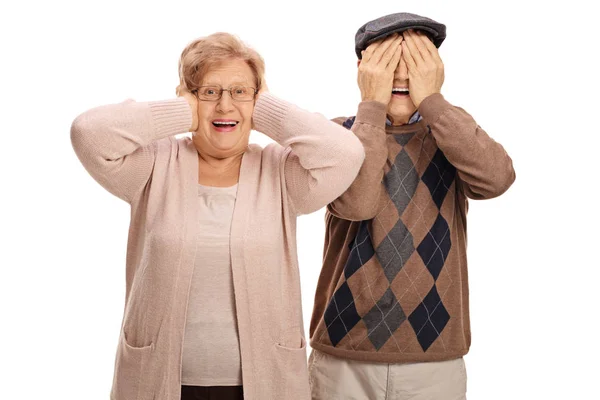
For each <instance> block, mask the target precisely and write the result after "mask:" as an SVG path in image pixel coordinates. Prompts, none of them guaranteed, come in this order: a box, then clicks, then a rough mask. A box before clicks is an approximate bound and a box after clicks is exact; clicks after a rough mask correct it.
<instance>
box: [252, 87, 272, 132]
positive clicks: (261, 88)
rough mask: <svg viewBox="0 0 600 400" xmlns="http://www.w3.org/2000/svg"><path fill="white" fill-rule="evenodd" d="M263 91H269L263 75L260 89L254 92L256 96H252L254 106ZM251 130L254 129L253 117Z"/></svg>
mask: <svg viewBox="0 0 600 400" xmlns="http://www.w3.org/2000/svg"><path fill="white" fill-rule="evenodd" d="M263 93H269V87H268V86H267V81H266V79H265V78H264V77H263V80H262V83H261V85H260V89H259V90H258V93H257V94H256V97H255V98H254V105H255V106H256V102H257V101H258V99H259V97H260V95H261V94H263ZM252 130H256V128H255V126H254V118H252Z"/></svg>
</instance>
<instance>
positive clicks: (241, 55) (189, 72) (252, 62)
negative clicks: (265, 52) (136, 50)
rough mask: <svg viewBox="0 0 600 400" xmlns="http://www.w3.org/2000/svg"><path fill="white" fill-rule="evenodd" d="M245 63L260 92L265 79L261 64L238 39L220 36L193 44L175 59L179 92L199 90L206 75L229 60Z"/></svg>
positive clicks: (221, 33) (207, 37)
mask: <svg viewBox="0 0 600 400" xmlns="http://www.w3.org/2000/svg"><path fill="white" fill-rule="evenodd" d="M235 59H237V60H242V61H245V62H246V63H247V64H248V66H249V67H250V69H251V70H252V72H253V73H254V78H255V80H256V85H257V87H256V89H260V88H261V85H262V82H263V79H264V75H265V61H264V60H263V58H262V57H261V56H260V54H258V52H257V51H256V50H254V49H252V48H251V47H249V46H247V45H246V44H245V43H244V42H242V41H241V40H240V39H239V38H238V37H236V36H234V35H232V34H230V33H224V32H218V33H213V34H212V35H210V36H206V37H202V38H199V39H196V40H194V41H193V42H191V43H190V44H188V45H187V46H186V48H185V49H183V52H182V53H181V57H180V58H179V86H178V87H177V92H178V94H179V89H180V88H182V89H185V90H187V91H189V92H192V91H194V90H196V89H198V87H199V86H200V83H201V82H202V77H203V76H204V74H206V73H207V71H208V70H209V69H210V68H212V67H214V66H216V65H218V64H221V63H223V62H226V61H230V60H235Z"/></svg>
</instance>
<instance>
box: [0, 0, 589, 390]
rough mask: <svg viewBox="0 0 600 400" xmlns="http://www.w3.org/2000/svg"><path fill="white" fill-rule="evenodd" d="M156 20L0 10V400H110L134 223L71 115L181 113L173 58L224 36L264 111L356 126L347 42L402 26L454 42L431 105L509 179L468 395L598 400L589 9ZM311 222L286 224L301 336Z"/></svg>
mask: <svg viewBox="0 0 600 400" xmlns="http://www.w3.org/2000/svg"><path fill="white" fill-rule="evenodd" d="M150 3H151V2H141V1H139V2H127V1H123V2H121V1H113V0H110V1H109V0H105V1H103V2H99V1H97V2H89V1H78V2H72V3H69V2H65V1H51V2H35V1H30V2H20V3H19V5H18V6H17V5H15V4H14V3H13V4H11V5H5V3H3V4H2V6H1V8H0V43H1V46H0V55H1V59H2V60H1V61H0V68H1V73H0V101H1V104H0V134H1V135H2V141H0V152H1V153H0V174H1V177H0V178H1V180H0V193H1V195H0V212H1V214H0V217H1V219H0V230H1V237H0V249H1V251H0V266H1V276H0V307H1V313H0V349H1V350H0V351H1V352H0V399H6V400H12V399H34V398H36V399H37V398H40V399H42V398H43V399H62V400H66V399H84V398H85V399H88V400H92V399H107V398H108V392H109V390H110V385H111V382H112V373H113V362H114V355H115V350H116V345H117V338H118V333H119V327H120V323H121V317H122V311H123V301H124V287H125V281H124V279H125V248H126V240H127V228H128V222H129V221H128V217H129V215H128V206H127V204H126V203H124V202H122V201H121V200H119V199H117V198H116V197H113V196H112V195H110V194H109V193H108V192H106V191H104V190H103V189H102V188H101V187H100V186H99V185H98V184H97V183H96V182H95V181H93V179H92V178H91V177H89V176H88V174H87V173H86V172H85V170H84V169H83V167H82V166H81V165H80V164H79V162H78V160H77V158H76V157H75V154H74V152H73V150H72V148H71V144H70V140H69V128H70V124H71V121H72V120H73V119H74V118H75V117H76V116H77V115H78V114H79V113H81V112H83V111H85V110H86V109H89V108H91V107H94V106H97V105H101V104H105V103H115V102H120V101H123V100H124V99H126V98H134V99H136V100H138V101H146V100H160V99H165V98H170V97H173V95H174V89H175V86H176V85H177V83H178V78H177V61H178V57H179V54H180V52H181V50H182V49H183V48H184V46H185V45H186V44H187V43H188V42H189V41H191V40H192V39H194V38H197V37H199V36H205V35H208V34H210V33H213V32H216V31H228V32H231V33H235V34H237V35H239V36H240V37H241V38H242V39H243V40H244V41H246V42H247V43H249V44H250V45H252V46H253V47H255V48H256V49H257V50H258V51H259V52H260V53H261V54H262V55H263V57H264V58H265V60H266V65H267V75H266V76H267V81H268V84H269V88H270V90H271V91H272V92H273V93H274V94H276V95H278V96H279V97H282V98H284V99H286V100H288V101H291V102H293V103H296V104H298V105H299V106H301V107H304V108H307V109H309V110H312V111H318V112H320V113H322V114H324V115H326V116H327V117H330V118H333V117H336V116H341V115H353V114H354V113H355V111H356V107H357V104H358V102H359V100H360V98H359V91H358V88H357V86H356V83H355V82H356V57H355V55H354V34H355V32H356V29H357V28H358V27H359V26H361V25H362V24H363V23H365V22H366V21H368V20H371V19H374V18H376V17H379V16H382V15H385V14H389V13H393V12H400V11H409V12H415V13H418V14H421V15H426V16H429V17H431V18H433V19H436V20H438V21H440V22H443V23H445V24H446V25H447V34H448V37H447V39H446V41H445V42H444V44H443V46H442V48H441V50H440V52H441V56H442V59H443V60H444V62H445V67H446V82H445V84H444V87H443V89H442V92H443V94H444V95H445V96H446V98H447V99H448V100H449V101H450V102H452V103H453V104H456V105H459V106H461V107H463V108H465V109H466V110H467V111H469V112H470V113H471V114H472V115H473V116H474V117H475V118H476V120H477V121H478V123H479V124H480V125H481V126H482V127H483V128H484V129H486V131H487V132H488V133H489V134H490V135H491V136H492V137H493V138H495V139H496V140H497V141H499V142H500V143H502V144H503V145H504V146H505V148H506V149H507V151H508V152H509V154H510V155H511V156H512V158H513V160H514V166H515V169H516V171H517V180H516V182H515V184H514V185H513V187H512V188H511V189H510V190H509V191H508V192H507V193H506V194H505V195H503V196H502V197H500V198H497V199H494V200H488V201H481V202H475V201H471V203H470V207H471V208H470V211H469V219H468V220H469V249H468V256H469V268H470V269H469V271H470V276H469V278H470V285H471V318H472V332H473V343H472V347H471V351H470V353H469V354H468V355H467V356H466V362H467V369H468V375H469V386H468V396H469V398H470V399H475V400H480V399H481V400H483V399H486V400H487V399H577V398H582V399H600V390H599V389H598V383H597V380H598V378H600V368H599V367H598V364H599V363H598V360H599V359H600V351H599V346H600V345H599V342H598V339H599V337H598V328H600V324H599V322H598V317H599V315H600V313H599V306H600V301H599V300H598V296H600V294H599V291H598V281H599V279H600V274H599V272H598V269H599V267H600V262H599V257H600V255H599V253H598V251H599V248H600V246H599V245H598V243H597V242H598V239H599V236H600V234H599V227H600V220H599V217H598V206H597V204H598V200H597V199H598V198H597V196H598V194H597V193H598V180H597V175H598V171H597V165H598V162H597V155H598V154H597V146H598V145H599V144H600V141H599V140H598V134H599V129H598V120H597V119H596V117H597V115H598V113H599V111H598V109H597V108H598V105H599V103H598V100H597V96H598V89H599V85H598V78H597V74H598V71H599V70H600V68H599V65H598V63H597V61H596V59H597V55H596V53H597V50H596V49H597V48H598V34H597V31H596V30H595V28H594V25H597V21H595V16H596V17H597V16H598V14H594V13H593V12H592V9H591V5H590V6H582V5H581V4H580V2H578V1H569V2H560V3H553V2H549V1H544V2H542V1H539V2H537V1H525V0H523V1H510V0H507V1H501V2H493V3H492V2H483V1H481V2H472V3H471V4H468V3H466V2H461V1H452V2H449V1H444V2H442V1H414V2H413V1H402V2H397V1H385V2H380V1H372V0H365V1H362V2H357V3H351V2H348V1H341V2H330V1H325V0H322V1H318V2H307V1H304V2H301V1H297V2H263V3H261V2H257V1H247V2H233V1H218V0H213V1H210V2H206V1H195V2H191V1H190V2H187V3H184V2H166V1H163V2H160V5H152V4H150ZM167 4H169V5H167ZM590 4H593V2H590ZM251 140H252V141H255V142H260V143H266V142H267V140H266V139H265V137H264V136H263V135H262V134H260V133H253V136H252V138H251ZM323 216H324V213H323V211H320V212H316V213H315V214H313V215H310V216H305V217H301V218H300V220H299V227H298V246H299V254H300V267H301V275H302V288H303V307H304V317H305V325H306V329H307V331H308V323H309V321H310V313H311V309H312V303H313V296H314V289H315V286H316V280H317V278H318V274H319V270H320V267H321V251H322V246H323V235H324V223H323ZM84 392H85V395H82V394H81V393H84Z"/></svg>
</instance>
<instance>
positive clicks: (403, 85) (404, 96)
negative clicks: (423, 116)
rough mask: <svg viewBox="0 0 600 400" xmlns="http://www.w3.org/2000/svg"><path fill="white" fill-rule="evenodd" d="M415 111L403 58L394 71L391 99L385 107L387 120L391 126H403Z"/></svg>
mask: <svg viewBox="0 0 600 400" xmlns="http://www.w3.org/2000/svg"><path fill="white" fill-rule="evenodd" d="M398 51H400V50H398ZM400 89H401V90H400ZM416 110H417V107H416V106H415V105H414V103H413V102H412V99H411V98H410V94H409V92H408V69H407V67H406V62H405V61H404V58H403V57H401V58H400V62H399V64H398V67H397V68H396V71H394V83H393V84H392V97H391V99H390V102H389V103H388V107H387V114H388V118H389V119H390V121H391V122H392V125H404V124H407V123H408V121H409V120H410V117H411V116H412V115H413V114H414V113H415V111H416Z"/></svg>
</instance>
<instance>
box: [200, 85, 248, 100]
mask: <svg viewBox="0 0 600 400" xmlns="http://www.w3.org/2000/svg"><path fill="white" fill-rule="evenodd" d="M207 87H209V88H215V90H217V91H220V92H219V98H218V99H214V100H207V99H201V98H200V96H198V90H200V89H202V88H207ZM240 87H242V88H249V89H252V90H254V95H253V96H252V98H251V99H249V100H236V99H234V98H233V93H231V91H232V90H233V89H234V88H240ZM217 88H219V86H217V85H214V86H213V85H207V86H200V87H199V88H198V89H194V90H192V93H193V94H194V95H195V96H196V98H197V99H198V100H200V101H219V100H221V98H222V97H223V92H229V97H231V100H233V101H237V102H241V103H248V102H250V101H253V100H255V99H256V95H257V94H258V89H257V88H254V87H252V86H241V85H239V86H238V85H236V86H231V87H230V88H228V89H224V88H220V89H217Z"/></svg>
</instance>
